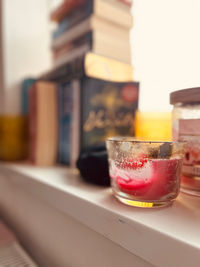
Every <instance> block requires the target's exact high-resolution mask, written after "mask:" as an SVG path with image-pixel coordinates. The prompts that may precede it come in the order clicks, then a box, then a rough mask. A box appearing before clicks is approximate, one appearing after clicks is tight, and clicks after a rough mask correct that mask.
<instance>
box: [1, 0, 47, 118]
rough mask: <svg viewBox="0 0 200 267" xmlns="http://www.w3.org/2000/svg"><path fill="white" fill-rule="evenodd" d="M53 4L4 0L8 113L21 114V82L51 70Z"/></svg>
mask: <svg viewBox="0 0 200 267" xmlns="http://www.w3.org/2000/svg"><path fill="white" fill-rule="evenodd" d="M48 12H49V1H47V0H34V1H33V0H14V1H13V0H3V50H4V81H5V86H4V89H5V91H6V112H7V113H19V111H20V107H19V103H20V100H19V97H20V96H19V85H18V84H19V82H21V80H22V79H23V78H25V77H27V76H37V75H39V74H40V73H41V72H44V71H46V70H47V68H49V66H50V62H51V56H50V50H49V46H50V25H49V23H48V21H49V18H48Z"/></svg>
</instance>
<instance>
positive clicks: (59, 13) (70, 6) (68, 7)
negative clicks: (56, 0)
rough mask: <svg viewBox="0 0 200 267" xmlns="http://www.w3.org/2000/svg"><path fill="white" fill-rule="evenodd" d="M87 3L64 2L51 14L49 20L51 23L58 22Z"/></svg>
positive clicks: (71, 0) (67, 0)
mask: <svg viewBox="0 0 200 267" xmlns="http://www.w3.org/2000/svg"><path fill="white" fill-rule="evenodd" d="M87 1H88V0H65V1H64V2H63V3H62V4H61V5H60V6H58V8H57V9H55V10H54V11H53V12H52V13H51V15H50V19H51V20H52V21H57V22H60V21H61V20H62V19H63V18H64V17H66V16H67V15H68V14H70V12H72V11H73V10H75V9H76V8H78V7H80V6H82V5H83V4H84V3H85V2H87Z"/></svg>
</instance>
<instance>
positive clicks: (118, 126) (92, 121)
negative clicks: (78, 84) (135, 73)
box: [81, 77, 139, 148]
mask: <svg viewBox="0 0 200 267" xmlns="http://www.w3.org/2000/svg"><path fill="white" fill-rule="evenodd" d="M138 95H139V83H137V82H126V83H118V82H109V81H105V80H99V79H94V78H88V77H85V78H83V80H82V88H81V148H85V147H87V146H91V145H94V144H96V143H99V142H103V141H105V139H106V138H107V137H109V136H119V135H123V136H134V135H135V125H134V123H135V111H136V110H137V108H138Z"/></svg>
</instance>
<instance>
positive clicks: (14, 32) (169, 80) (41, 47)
mask: <svg viewBox="0 0 200 267" xmlns="http://www.w3.org/2000/svg"><path fill="white" fill-rule="evenodd" d="M60 2H61V0H34V1H33V0H3V6H4V9H3V10H4V13H3V23H4V25H3V26H4V32H3V37H4V42H3V46H4V64H5V89H6V94H7V112H9V113H18V112H19V103H20V101H19V94H17V92H16V91H19V89H18V88H19V87H18V86H16V84H17V83H19V81H21V79H23V78H24V77H25V76H30V75H31V76H33V75H36V76H37V75H38V74H40V73H41V72H42V71H45V70H47V69H48V67H49V66H50V62H51V55H50V50H49V46H50V26H51V25H50V23H49V18H48V13H49V11H50V9H51V8H52V7H53V8H55V6H56V5H57V4H59V3H60ZM199 14H200V1H199V0H176V1H175V0H167V1H166V0H134V4H133V15H134V28H133V30H132V34H131V39H132V52H133V56H132V63H133V66H134V69H135V75H134V77H135V80H138V81H140V82H141V91H140V103H139V107H140V110H147V111H149V110H150V111H155V110H161V111H166V110H170V109H171V107H170V105H169V93H170V92H171V91H173V90H177V89H182V88H187V87H194V86H199V85H200V75H199V69H200V68H199V65H200V63H199V62H200V49H199V47H200V35H199V25H200V16H199ZM13 90H14V91H15V94H13ZM13 98H14V99H13ZM17 98H18V100H17ZM0 111H1V110H0Z"/></svg>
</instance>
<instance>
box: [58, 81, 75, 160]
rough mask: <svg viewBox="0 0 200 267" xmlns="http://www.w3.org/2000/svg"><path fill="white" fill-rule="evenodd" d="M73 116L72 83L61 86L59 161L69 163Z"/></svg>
mask: <svg viewBox="0 0 200 267" xmlns="http://www.w3.org/2000/svg"><path fill="white" fill-rule="evenodd" d="M72 117H73V89H72V87H71V84H70V83H67V84H61V85H60V87H59V145H58V161H59V162H60V163H64V164H67V165H69V163H70V153H71V138H72V136H71V124H72Z"/></svg>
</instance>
